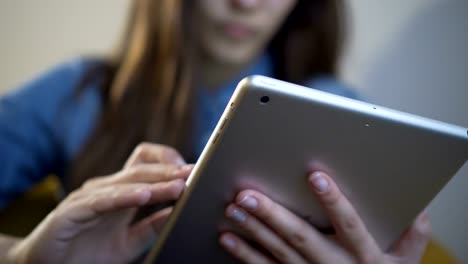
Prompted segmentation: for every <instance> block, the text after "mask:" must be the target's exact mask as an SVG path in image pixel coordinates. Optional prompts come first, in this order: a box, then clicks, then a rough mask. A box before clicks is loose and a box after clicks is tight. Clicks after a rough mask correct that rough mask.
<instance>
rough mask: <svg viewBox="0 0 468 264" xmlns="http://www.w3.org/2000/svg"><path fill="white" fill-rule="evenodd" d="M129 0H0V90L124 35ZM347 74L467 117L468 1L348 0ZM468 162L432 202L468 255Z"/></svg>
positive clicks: (388, 93) (441, 227)
mask: <svg viewBox="0 0 468 264" xmlns="http://www.w3.org/2000/svg"><path fill="white" fill-rule="evenodd" d="M129 3H130V1H128V0H100V1H91V0H68V1H60V0H42V1H31V0H2V1H0V35H1V36H2V37H1V41H0V59H1V60H0V95H1V94H3V93H5V92H7V91H8V90H9V89H14V88H15V87H17V86H18V85H19V84H21V83H22V82H25V81H27V80H29V79H31V78H32V77H34V76H35V75H37V74H39V73H40V72H42V71H44V70H45V69H47V68H50V67H52V66H54V65H56V64H57V63H60V62H63V61H64V60H67V59H69V58H73V57H76V56H79V55H83V54H85V55H89V54H91V55H92V54H98V55H100V54H106V53H108V52H109V51H111V50H112V49H113V48H114V45H116V43H117V42H118V40H119V37H120V35H121V32H122V30H123V29H122V27H123V25H124V22H125V19H126V14H127V8H128V6H129ZM348 4H349V9H350V18H349V26H350V27H351V34H350V35H349V38H348V43H347V49H346V53H345V57H344V60H343V64H342V76H343V80H344V81H345V82H346V83H348V84H349V85H351V86H352V87H354V88H355V89H357V90H359V91H360V92H361V93H362V94H363V95H364V96H365V97H367V98H368V99H369V101H371V102H373V103H376V104H380V105H383V106H387V107H391V108H396V109H399V110H403V111H408V112H411V113H414V114H418V115H423V116H426V117H430V118H435V119H439V120H442V121H446V122H450V123H454V124H457V125H461V126H465V127H468V114H467V110H468V102H467V101H468V48H467V47H468V30H467V29H468V1H466V0H432V1H431V0H410V1H407V0H393V1H389V0H387V1H375V0H348ZM467 188H468V164H466V165H465V166H464V167H463V168H462V169H461V170H460V171H459V173H458V174H457V175H456V176H455V178H454V179H453V180H452V181H451V182H450V183H449V184H448V186H447V187H446V188H445V189H444V190H443V191H442V192H441V193H440V194H439V195H438V196H437V197H436V199H435V200H434V201H433V202H432V204H431V205H430V215H431V220H432V224H433V230H434V236H435V238H436V239H437V240H439V241H440V242H442V244H443V245H445V246H446V247H447V248H448V249H449V250H450V251H451V253H452V254H453V255H455V256H456V257H457V258H458V259H459V260H460V261H462V262H463V263H465V262H466V263H468V251H467V250H466V249H467V248H466V242H467V237H468V228H466V226H465V225H466V223H468V210H467V209H466V207H465V205H466V204H465V203H466V202H468V193H467V191H466V190H467Z"/></svg>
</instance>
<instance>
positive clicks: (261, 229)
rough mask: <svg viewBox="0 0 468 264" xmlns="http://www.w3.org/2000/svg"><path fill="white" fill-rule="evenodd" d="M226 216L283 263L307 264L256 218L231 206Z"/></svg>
mask: <svg viewBox="0 0 468 264" xmlns="http://www.w3.org/2000/svg"><path fill="white" fill-rule="evenodd" d="M226 216H227V217H228V218H230V219H231V220H233V221H234V222H235V223H236V224H237V225H239V226H240V227H241V228H242V229H243V231H246V232H247V235H249V236H250V237H251V238H252V239H253V240H255V241H256V242H258V243H259V244H260V245H262V246H263V247H264V248H265V249H266V250H268V252H270V253H271V254H272V255H273V256H274V257H275V258H276V259H277V260H279V261H280V262H281V263H298V264H300V263H306V262H305V261H304V259H303V258H302V257H301V256H300V255H299V254H298V253H297V252H296V251H295V250H293V249H292V248H291V247H290V246H289V245H288V244H286V243H285V241H284V240H283V239H282V238H280V237H279V236H278V235H277V234H275V233H274V232H273V231H272V230H271V229H270V228H268V227H267V226H265V225H264V224H263V223H261V222H260V221H258V220H257V219H256V218H255V217H252V216H251V215H249V214H247V212H246V211H244V210H242V209H240V208H239V207H237V206H235V205H232V204H231V205H229V206H228V207H227V209H226Z"/></svg>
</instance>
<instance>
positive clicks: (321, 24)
mask: <svg viewBox="0 0 468 264" xmlns="http://www.w3.org/2000/svg"><path fill="white" fill-rule="evenodd" d="M194 2H195V1H191V0H134V1H133V6H132V10H131V15H130V19H129V23H128V26H127V30H126V33H125V35H124V39H123V43H122V45H121V46H120V49H119V51H118V53H117V54H116V56H114V57H113V58H112V59H110V60H108V61H105V62H100V63H96V64H94V65H93V66H91V67H89V70H88V73H87V74H85V76H84V78H83V80H82V82H80V84H79V88H78V89H83V87H86V86H87V85H88V84H89V83H91V82H95V83H97V85H99V87H100V88H101V96H102V101H103V102H102V103H103V104H102V105H103V109H102V113H101V116H100V117H99V118H100V119H99V121H98V125H97V127H96V129H95V131H94V132H93V133H92V135H91V136H90V138H89V139H88V141H87V143H86V144H85V145H84V147H83V148H82V150H81V151H80V153H79V154H78V156H77V158H76V159H75V161H74V162H73V164H72V167H71V171H70V175H69V177H67V178H66V179H67V180H68V181H67V182H66V187H67V189H70V188H71V189H73V188H76V187H78V186H80V185H81V183H82V182H83V181H85V180H86V179H88V178H90V177H93V176H99V175H106V174H110V173H113V172H116V171H118V170H120V168H121V167H122V165H123V164H124V162H125V160H126V158H127V157H128V155H129V154H130V153H131V151H132V150H133V148H135V146H136V145H137V144H138V143H140V142H143V141H147V142H157V143H160V144H166V145H170V146H173V147H175V148H176V149H178V150H180V151H181V152H182V154H184V155H190V156H191V154H192V153H190V148H189V147H187V146H188V144H187V143H188V142H187V138H188V135H189V134H190V128H191V125H190V120H191V118H190V113H191V105H192V103H193V102H192V100H191V91H192V89H191V87H192V79H193V78H192V73H193V70H194V67H195V66H196V62H195V61H194V59H193V58H194V57H195V56H194V52H196V50H195V49H194V48H193V47H195V42H194V38H193V34H194V31H193V30H192V27H191V25H193V24H194V23H195V22H193V23H191V22H192V17H191V13H190V10H191V6H190V5H192V4H193V3H194ZM342 5H343V3H342V2H341V1H340V0H299V1H298V3H297V5H296V7H295V8H294V9H293V11H292V12H291V14H290V15H289V16H288V17H287V19H286V21H285V22H284V24H283V25H282V27H281V28H280V30H279V31H278V32H277V34H276V35H275V36H274V38H273V40H272V41H271V43H270V45H269V47H268V49H269V52H270V54H271V56H272V58H273V62H274V65H273V67H274V75H275V77H276V78H279V79H283V80H286V81H290V82H295V83H301V82H304V81H305V80H306V79H309V78H313V77H314V76H316V75H322V74H327V75H334V74H336V67H337V60H338V57H339V53H340V48H341V47H340V46H341V43H342V42H343V33H344V32H343V31H344V30H343V26H342V25H343V20H342V19H343V15H344V14H343V7H342ZM182 44H183V45H182Z"/></svg>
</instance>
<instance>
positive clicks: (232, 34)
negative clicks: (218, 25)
mask: <svg viewBox="0 0 468 264" xmlns="http://www.w3.org/2000/svg"><path fill="white" fill-rule="evenodd" d="M222 31H223V33H224V34H225V35H226V36H227V37H229V38H230V39H233V40H236V41H242V40H245V39H247V38H250V37H252V36H253V35H254V34H255V30H254V29H253V28H252V27H249V26H247V25H245V24H242V23H238V22H225V23H222Z"/></svg>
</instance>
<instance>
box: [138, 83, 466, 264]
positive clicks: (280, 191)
mask: <svg viewBox="0 0 468 264" xmlns="http://www.w3.org/2000/svg"><path fill="white" fill-rule="evenodd" d="M467 158H468V134H467V129H466V128H463V127H459V126H455V125H450V124H446V123H443V122H439V121H435V120H430V119H427V118H423V117H418V116H415V115H411V114H407V113H403V112H399V111H395V110H391V109H387V108H383V107H380V106H376V105H372V104H368V103H364V102H360V101H356V100H352V99H348V98H344V97H341V96H337V95H333V94H329V93H325V92H321V91H317V90H314V89H310V88H307V87H302V86H299V85H294V84H290V83H287V82H282V81H279V80H275V79H271V78H267V77H263V76H251V77H248V78H245V79H243V80H242V81H241V82H240V83H239V85H238V87H237V89H236V90H235V92H234V94H233V96H232V98H231V100H230V102H229V104H228V105H227V107H226V110H225V111H224V113H223V115H222V117H221V119H220V120H219V122H218V124H217V126H216V129H215V130H214V132H213V134H212V136H211V138H210V139H209V141H208V144H207V146H206V147H205V149H204V151H203V153H202V154H201V156H200V158H199V160H198V162H197V163H196V165H195V167H194V169H193V171H192V174H191V175H190V177H189V178H188V180H187V188H186V190H185V191H184V193H183V194H182V196H181V198H180V200H179V201H178V202H177V204H176V205H175V208H174V211H173V213H172V215H171V216H170V217H169V219H168V221H167V223H166V225H165V227H164V228H163V231H162V233H161V234H160V237H159V239H158V241H157V243H156V244H155V245H154V247H153V248H152V250H151V252H150V254H149V255H148V257H147V259H146V262H147V263H202V262H206V261H210V262H212V263H231V262H232V263H234V262H237V261H236V260H235V259H234V258H233V257H232V256H231V255H229V254H228V253H227V252H225V250H224V249H223V248H222V247H221V246H220V245H219V244H218V237H219V232H220V228H221V225H222V224H223V223H224V222H225V221H226V220H225V216H224V212H225V206H226V205H227V204H228V203H230V202H232V201H233V199H234V197H235V195H236V194H237V193H238V192H239V191H241V190H243V189H255V190H258V191H260V192H262V193H264V194H266V195H267V196H269V197H270V198H272V199H273V200H275V201H276V202H278V203H280V204H282V205H283V206H285V207H287V208H288V209H290V210H291V211H293V212H295V213H296V214H298V215H299V216H301V217H303V218H305V219H306V220H307V221H308V222H310V223H311V224H312V225H314V226H315V227H316V228H318V229H320V230H327V228H329V227H330V226H331V225H330V223H329V220H328V218H327V217H326V215H325V213H324V211H323V210H322V209H321V207H320V205H319V204H318V202H317V201H316V199H315V197H314V195H313V194H312V192H311V191H310V190H309V187H308V185H307V180H306V178H307V172H309V171H310V170H323V171H325V172H327V173H328V174H329V175H330V176H331V177H332V178H333V179H334V181H335V182H336V183H337V184H338V185H339V186H340V189H341V190H342V192H343V193H344V194H345V195H346V196H347V198H348V199H349V200H350V201H351V203H352V204H353V206H354V207H355V209H356V211H357V212H358V213H359V215H360V216H361V218H362V220H363V221H364V223H365V224H366V226H367V228H368V230H369V232H370V233H371V234H372V235H373V237H374V239H375V240H376V242H377V243H378V244H379V246H380V247H381V248H382V249H383V250H385V249H388V248H389V247H390V246H391V244H392V243H393V242H394V241H395V240H396V239H397V238H398V237H399V236H400V235H401V234H402V232H403V231H404V230H405V229H406V228H407V227H408V226H409V225H410V224H411V223H412V221H413V220H414V218H415V217H416V216H417V215H418V214H419V212H421V211H422V210H423V209H424V208H425V207H426V206H427V205H428V203H429V202H430V201H431V200H432V199H433V198H434V196H435V195H436V194H437V193H438V192H439V191H440V190H441V189H442V187H443V186H444V185H445V184H446V183H447V182H448V181H449V180H450V178H451V177H452V176H453V175H454V174H455V173H456V172H457V171H458V169H459V168H460V167H461V166H462V165H463V164H464V163H465V161H466V160H467Z"/></svg>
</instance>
